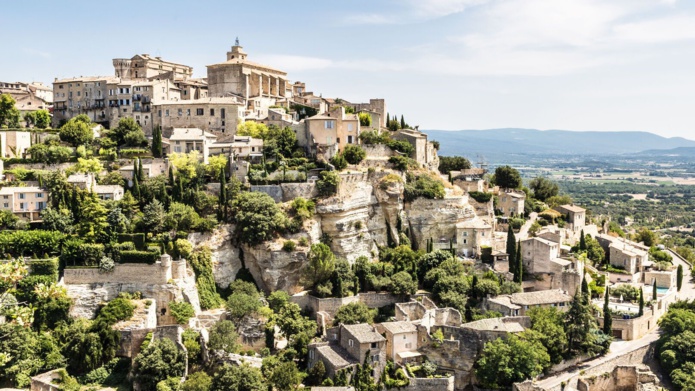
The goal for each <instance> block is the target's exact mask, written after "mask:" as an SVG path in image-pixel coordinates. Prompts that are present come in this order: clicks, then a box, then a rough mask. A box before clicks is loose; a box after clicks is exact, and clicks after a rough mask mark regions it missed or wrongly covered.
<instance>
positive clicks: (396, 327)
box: [381, 321, 417, 334]
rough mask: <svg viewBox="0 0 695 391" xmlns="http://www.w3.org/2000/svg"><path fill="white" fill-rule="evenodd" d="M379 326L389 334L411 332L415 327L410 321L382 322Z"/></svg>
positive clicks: (415, 329) (414, 330)
mask: <svg viewBox="0 0 695 391" xmlns="http://www.w3.org/2000/svg"><path fill="white" fill-rule="evenodd" d="M381 326H382V327H383V328H384V329H385V330H387V331H388V332H390V333H391V334H402V333H413V332H416V331H417V327H416V326H415V325H414V324H412V323H410V322H402V321H401V322H384V323H381Z"/></svg>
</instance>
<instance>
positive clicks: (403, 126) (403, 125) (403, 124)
mask: <svg viewBox="0 0 695 391" xmlns="http://www.w3.org/2000/svg"><path fill="white" fill-rule="evenodd" d="M401 129H405V119H403V114H401Z"/></svg>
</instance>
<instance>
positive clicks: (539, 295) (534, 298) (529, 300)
mask: <svg viewBox="0 0 695 391" xmlns="http://www.w3.org/2000/svg"><path fill="white" fill-rule="evenodd" d="M571 300H572V297H571V296H570V295H568V294H566V293H563V292H562V291H561V290H559V289H553V290H547V291H536V292H523V293H514V294H512V295H511V298H510V301H511V302H512V303H514V304H518V305H538V304H553V303H565V302H568V301H571Z"/></svg>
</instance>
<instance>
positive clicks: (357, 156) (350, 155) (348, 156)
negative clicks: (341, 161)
mask: <svg viewBox="0 0 695 391" xmlns="http://www.w3.org/2000/svg"><path fill="white" fill-rule="evenodd" d="M343 156H344V157H345V160H347V162H348V163H350V164H359V163H360V162H361V161H362V160H364V158H365V157H367V153H366V152H365V151H364V149H362V147H360V146H359V145H355V144H348V145H346V146H345V149H343Z"/></svg>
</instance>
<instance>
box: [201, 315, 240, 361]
mask: <svg viewBox="0 0 695 391" xmlns="http://www.w3.org/2000/svg"><path fill="white" fill-rule="evenodd" d="M238 340H239V334H237V332H236V326H235V325H234V323H232V322H231V321H229V320H221V321H219V322H217V323H215V325H214V326H212V329H210V338H209V342H208V348H210V349H211V350H222V351H224V352H227V353H236V352H237V351H238V350H239V341H238Z"/></svg>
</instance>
